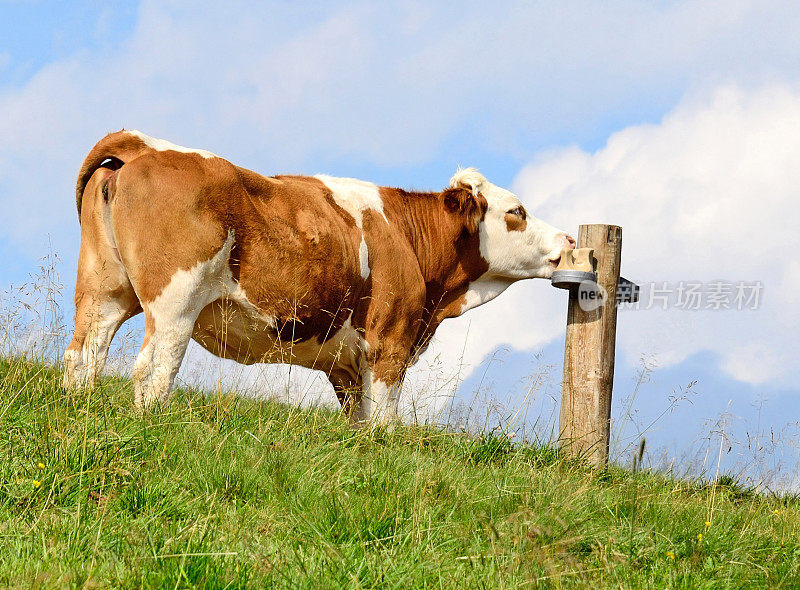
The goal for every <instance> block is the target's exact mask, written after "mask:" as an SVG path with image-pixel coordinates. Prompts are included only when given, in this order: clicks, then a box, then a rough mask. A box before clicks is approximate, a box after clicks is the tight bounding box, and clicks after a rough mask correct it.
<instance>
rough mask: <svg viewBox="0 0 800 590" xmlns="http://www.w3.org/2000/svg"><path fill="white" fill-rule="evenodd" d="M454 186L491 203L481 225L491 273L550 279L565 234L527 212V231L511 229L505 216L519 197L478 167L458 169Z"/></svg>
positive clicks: (482, 244) (482, 247)
mask: <svg viewBox="0 0 800 590" xmlns="http://www.w3.org/2000/svg"><path fill="white" fill-rule="evenodd" d="M450 186H451V187H453V188H466V189H467V190H469V191H470V192H472V194H473V195H476V196H477V195H482V196H483V197H484V198H485V199H486V202H487V204H488V208H487V210H486V216H485V217H484V219H483V221H482V222H481V223H480V226H479V237H480V252H481V256H482V257H483V259H484V260H486V262H487V263H488V264H489V271H488V272H489V274H490V275H492V276H496V277H505V278H508V279H513V280H518V279H530V278H545V279H549V278H550V277H551V276H552V274H553V268H554V265H553V264H552V263H551V261H553V260H556V259H558V257H559V255H560V253H561V250H562V249H563V248H564V247H565V246H567V245H568V243H569V242H568V241H567V238H566V234H565V233H564V232H563V231H561V230H558V229H556V228H554V227H553V226H551V225H549V224H547V223H545V222H544V221H541V220H540V219H536V218H535V217H533V216H532V215H527V225H526V227H525V230H524V231H509V229H508V225H507V224H506V220H505V216H506V213H507V212H509V211H513V210H515V209H517V208H518V207H520V206H521V205H522V203H521V202H520V200H519V198H517V196H516V195H515V194H514V193H512V192H510V191H507V190H506V189H504V188H500V187H499V186H495V185H494V184H492V183H491V182H489V181H488V180H486V178H485V177H484V176H483V175H482V174H481V173H480V172H478V171H477V170H476V169H475V168H465V169H463V170H458V171H457V172H456V173H455V175H454V176H453V178H451V179H450Z"/></svg>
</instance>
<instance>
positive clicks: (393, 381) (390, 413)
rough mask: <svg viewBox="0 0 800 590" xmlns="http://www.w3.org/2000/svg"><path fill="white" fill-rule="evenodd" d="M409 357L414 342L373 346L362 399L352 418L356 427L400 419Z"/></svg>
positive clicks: (364, 379) (363, 376)
mask: <svg viewBox="0 0 800 590" xmlns="http://www.w3.org/2000/svg"><path fill="white" fill-rule="evenodd" d="M409 357H410V343H408V342H406V341H405V339H401V340H399V341H397V342H388V343H387V342H383V343H381V344H380V345H373V346H371V351H370V354H368V355H367V363H366V365H367V366H366V367H365V368H364V369H363V372H362V381H363V386H362V394H361V398H360V399H359V400H358V403H357V404H356V405H355V407H354V408H353V412H352V413H351V415H350V419H351V422H352V423H353V424H354V425H356V426H358V425H363V424H369V425H379V424H391V423H393V422H395V421H396V420H397V417H398V415H397V407H398V403H399V400H400V391H401V389H402V385H403V377H404V376H405V372H406V369H407V368H408V362H409Z"/></svg>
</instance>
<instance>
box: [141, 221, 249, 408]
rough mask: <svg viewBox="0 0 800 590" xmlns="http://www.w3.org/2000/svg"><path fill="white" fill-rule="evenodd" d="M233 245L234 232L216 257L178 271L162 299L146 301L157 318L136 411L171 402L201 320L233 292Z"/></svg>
mask: <svg viewBox="0 0 800 590" xmlns="http://www.w3.org/2000/svg"><path fill="white" fill-rule="evenodd" d="M233 242H234V234H233V232H232V231H230V232H228V237H227V239H226V240H225V243H224V244H223V245H222V248H220V250H219V252H217V254H215V255H214V256H213V257H212V258H210V259H209V260H205V261H200V262H197V264H195V265H194V266H193V267H191V268H189V269H187V270H184V269H180V270H178V271H176V272H175V274H173V275H172V277H171V278H170V281H169V283H167V286H166V287H164V289H163V290H162V291H161V293H159V295H158V297H156V298H155V299H154V300H153V301H150V302H143V307H144V309H145V313H146V314H148V315H150V317H152V319H153V323H154V330H153V334H152V335H151V336H150V341H149V342H148V344H147V346H146V347H145V348H143V349H142V351H141V352H140V353H139V356H138V357H137V359H136V363H135V367H134V368H135V369H136V370H135V371H134V374H133V376H134V389H135V390H136V402H137V406H140V407H147V406H149V405H150V404H152V403H153V402H156V401H160V402H166V401H167V399H168V396H169V390H170V388H171V387H172V382H173V381H174V379H175V375H176V374H177V372H178V369H179V368H180V364H181V361H182V360H183V355H184V354H185V352H186V346H187V345H188V344H189V339H190V338H191V336H192V331H193V329H194V324H195V321H196V320H197V316H198V315H199V314H200V311H201V310H202V309H203V308H204V307H205V306H206V305H208V304H209V303H211V302H212V301H215V300H216V299H219V298H220V297H222V296H224V295H226V294H227V293H228V292H229V291H230V290H231V289H232V287H233V285H231V284H230V282H229V280H228V276H229V275H230V270H229V268H228V259H229V257H230V252H231V248H232V247H233Z"/></svg>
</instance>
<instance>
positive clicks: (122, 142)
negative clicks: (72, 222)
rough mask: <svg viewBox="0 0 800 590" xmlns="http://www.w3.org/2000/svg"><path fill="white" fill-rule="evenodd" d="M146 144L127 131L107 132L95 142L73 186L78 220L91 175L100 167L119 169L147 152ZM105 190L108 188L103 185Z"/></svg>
mask: <svg viewBox="0 0 800 590" xmlns="http://www.w3.org/2000/svg"><path fill="white" fill-rule="evenodd" d="M149 149H150V148H148V146H147V144H146V143H145V142H144V141H143V140H142V139H141V138H140V137H139V136H138V135H137V134H136V133H131V132H129V131H125V130H124V129H123V130H122V131H117V132H116V133H109V134H108V135H106V136H105V137H104V138H103V139H101V140H100V141H98V142H97V144H95V146H94V147H93V148H92V150H91V151H90V152H89V154H88V155H87V156H86V159H85V160H84V161H83V165H82V166H81V170H80V172H79V173H78V183H77V186H76V187H75V204H76V206H77V208H78V222H79V223H80V220H81V204H82V202H83V193H84V191H85V190H86V185H87V183H88V182H89V179H90V178H91V177H92V175H93V174H94V173H95V172H97V170H99V169H100V168H108V169H110V170H119V169H120V168H122V166H124V165H125V164H127V163H128V162H130V161H131V160H133V159H134V158H137V157H139V156H140V155H142V154H144V153H145V152H147V151H148V150H149ZM103 188H104V189H105V190H108V189H107V188H106V187H105V186H104V187H103Z"/></svg>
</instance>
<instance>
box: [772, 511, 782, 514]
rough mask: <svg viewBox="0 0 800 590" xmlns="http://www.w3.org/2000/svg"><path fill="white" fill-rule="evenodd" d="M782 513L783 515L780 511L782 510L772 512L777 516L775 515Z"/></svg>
mask: <svg viewBox="0 0 800 590" xmlns="http://www.w3.org/2000/svg"><path fill="white" fill-rule="evenodd" d="M780 513H781V511H780V510H773V511H772V514H775V515H778V514H780Z"/></svg>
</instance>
